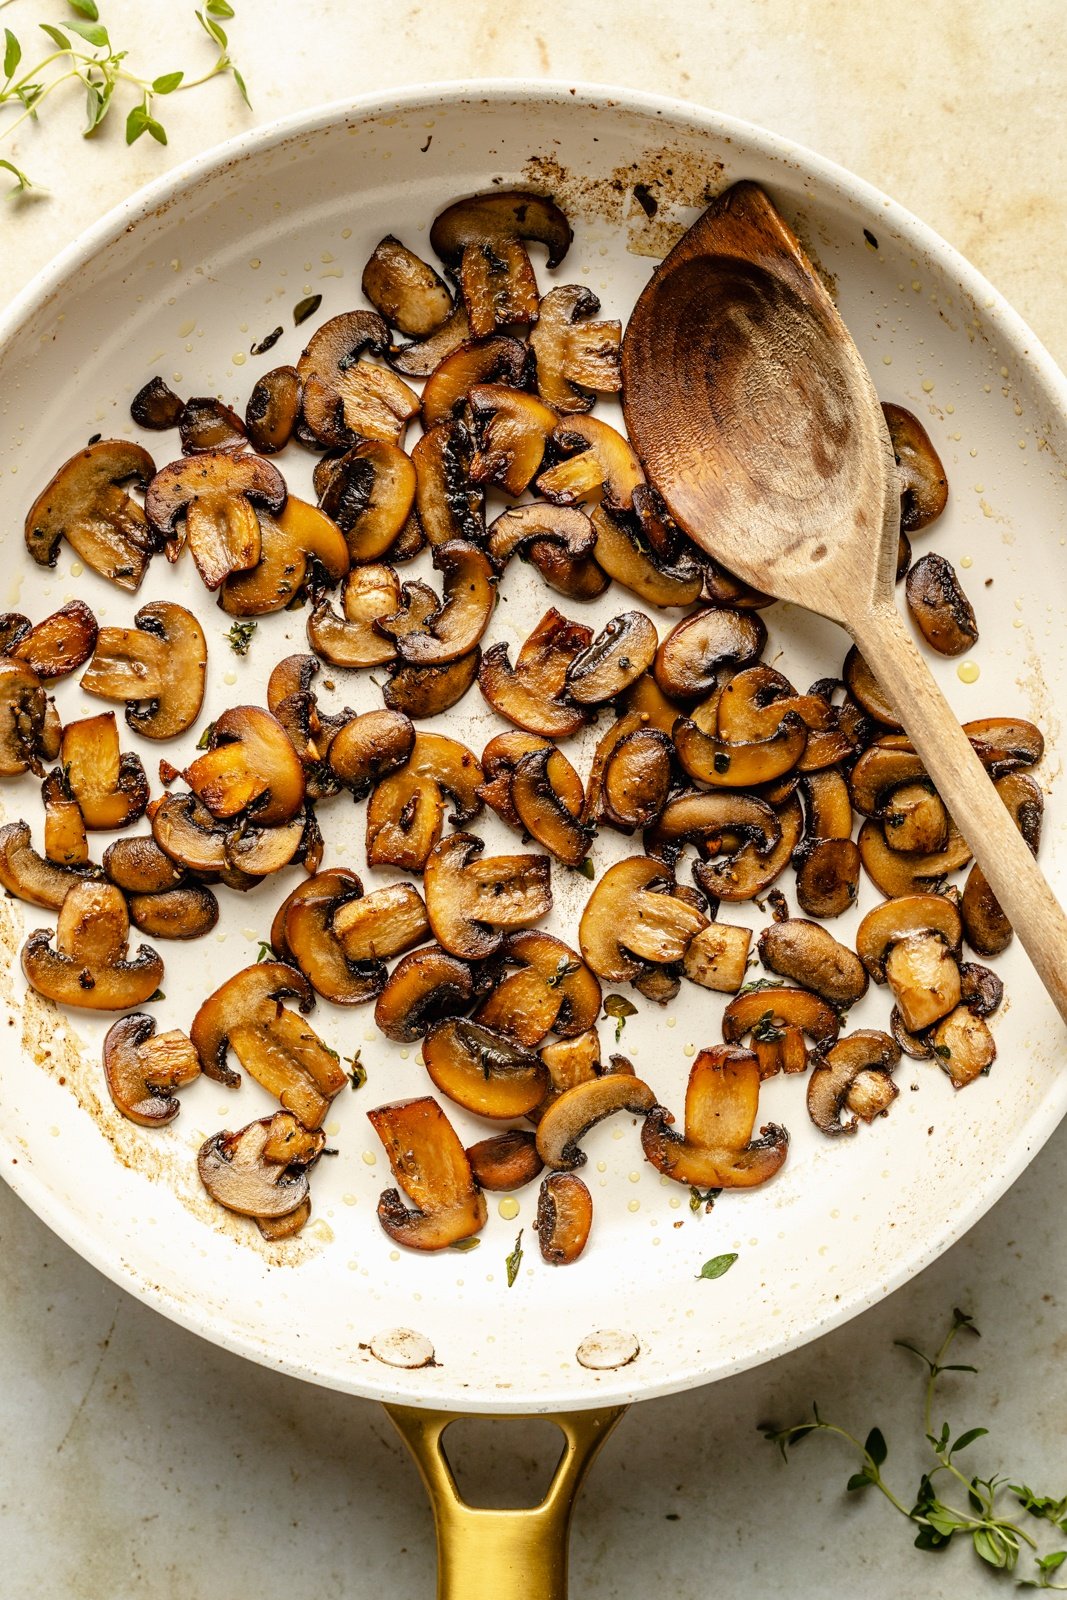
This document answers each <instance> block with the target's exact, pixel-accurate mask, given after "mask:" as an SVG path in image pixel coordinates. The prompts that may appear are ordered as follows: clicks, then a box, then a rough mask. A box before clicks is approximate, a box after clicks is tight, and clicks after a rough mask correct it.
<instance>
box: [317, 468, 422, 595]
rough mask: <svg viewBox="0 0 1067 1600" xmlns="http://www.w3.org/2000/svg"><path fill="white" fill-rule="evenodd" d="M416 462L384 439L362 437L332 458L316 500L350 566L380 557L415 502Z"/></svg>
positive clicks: (399, 531)
mask: <svg viewBox="0 0 1067 1600" xmlns="http://www.w3.org/2000/svg"><path fill="white" fill-rule="evenodd" d="M416 482H417V478H416V468H415V465H414V462H413V460H412V458H411V457H410V456H407V455H405V454H404V452H403V450H401V449H400V447H399V445H397V444H394V443H393V442H392V441H391V440H389V439H365V440H363V442H362V443H360V444H357V445H355V446H353V448H352V449H351V450H348V451H346V452H345V454H344V455H343V456H341V457H340V458H339V459H338V460H337V461H335V462H334V463H333V468H332V471H331V473H330V476H329V480H328V482H327V483H326V485H325V487H324V488H323V489H322V491H321V493H320V497H319V503H320V505H321V507H322V510H323V511H324V512H325V514H326V515H327V516H328V517H331V518H332V519H333V521H334V522H335V523H336V524H337V526H338V527H339V528H340V529H341V531H342V533H343V534H344V536H345V539H346V540H347V542H348V550H349V555H350V557H351V560H352V564H353V566H355V565H357V564H362V563H363V562H367V561H379V560H380V559H381V558H382V557H383V556H384V555H386V554H387V553H388V551H389V550H390V548H391V547H392V545H393V544H394V543H395V542H396V540H397V539H398V538H399V537H400V534H401V533H402V532H403V530H404V528H405V526H406V525H407V522H408V519H409V517H410V516H411V512H412V508H413V506H414V504H415V489H416Z"/></svg>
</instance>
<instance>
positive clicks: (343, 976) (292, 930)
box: [271, 867, 417, 1006]
mask: <svg viewBox="0 0 1067 1600" xmlns="http://www.w3.org/2000/svg"><path fill="white" fill-rule="evenodd" d="M398 887H401V888H407V885H406V884H405V885H398ZM384 892H385V893H386V894H388V893H389V891H388V890H386V891H384ZM411 892H412V893H414V890H412V891H411ZM371 898H373V896H372V897H371ZM416 898H417V896H416ZM353 903H358V904H359V905H362V904H364V901H363V884H362V881H361V880H360V878H358V877H357V875H356V874H355V873H354V872H349V871H348V870H347V869H346V868H344V867H335V868H333V869H332V870H330V871H328V872H318V873H316V874H315V875H314V876H313V877H311V878H308V879H307V881H306V882H305V883H302V884H300V885H299V886H298V887H297V888H296V889H294V890H293V892H292V894H290V895H289V896H288V897H287V898H286V899H285V900H284V901H283V902H282V904H281V905H280V906H279V908H278V911H277V913H276V914H275V918H274V923H273V925H272V927H271V944H272V945H273V947H274V950H275V952H276V953H277V955H278V956H279V957H280V958H281V959H282V960H283V961H289V962H292V963H293V964H294V965H295V966H297V967H299V968H300V971H301V972H302V973H303V974H304V976H305V978H307V980H308V982H309V983H310V984H311V987H312V988H313V989H314V990H315V992H316V993H317V994H320V995H322V996H323V998H324V999H326V1000H331V1001H332V1002H333V1004H334V1005H337V1006H353V1005H361V1004H364V1003H365V1002H366V1001H368V1000H373V999H374V997H375V996H376V995H377V994H378V993H379V992H380V990H381V988H382V985H383V984H384V982H385V967H384V965H383V963H382V961H381V959H380V956H382V955H385V954H396V953H397V952H396V951H391V952H390V951H386V950H384V949H383V950H381V951H380V952H376V953H374V954H369V955H358V954H355V953H350V952H349V951H348V950H347V949H346V948H345V946H344V944H343V943H342V940H341V935H340V929H339V926H338V922H339V919H340V918H341V917H342V916H343V915H344V913H345V911H346V910H347V909H348V907H349V906H350V905H351V904H353ZM387 942H388V937H387V935H386V933H385V930H384V929H383V938H382V943H383V945H384V944H386V943H387ZM416 942H417V941H416ZM401 947H403V946H402V942H401Z"/></svg>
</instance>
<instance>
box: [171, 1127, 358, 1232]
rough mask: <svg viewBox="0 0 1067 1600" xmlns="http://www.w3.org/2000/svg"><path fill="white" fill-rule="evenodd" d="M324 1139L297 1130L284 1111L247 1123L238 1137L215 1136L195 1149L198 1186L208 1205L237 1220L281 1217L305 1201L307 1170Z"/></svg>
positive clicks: (309, 1132)
mask: <svg viewBox="0 0 1067 1600" xmlns="http://www.w3.org/2000/svg"><path fill="white" fill-rule="evenodd" d="M325 1143H326V1137H325V1135H324V1134H322V1133H320V1132H318V1131H312V1130H310V1129H308V1128H305V1127H303V1126H302V1125H301V1124H300V1122H299V1121H298V1120H297V1118H296V1117H294V1116H293V1115H292V1114H291V1113H290V1112H288V1111H276V1112H275V1113H274V1115H273V1116H272V1117H262V1118H260V1120H259V1121H258V1122H250V1123H249V1124H248V1126H247V1127H246V1128H242V1129H240V1131H239V1132H238V1133H216V1134H215V1135H214V1136H213V1137H212V1138H210V1139H207V1140H205V1142H204V1143H203V1144H202V1145H201V1147H200V1152H199V1154H198V1156H197V1160H196V1164H197V1171H198V1172H199V1174H200V1181H201V1183H202V1184H203V1185H204V1188H205V1189H206V1190H207V1192H208V1194H209V1195H210V1196H211V1198H212V1199H213V1200H217V1201H218V1203H219V1205H221V1206H225V1207H226V1209H227V1211H235V1212H237V1214H238V1215H239V1216H243V1217H256V1218H257V1219H258V1218H261V1217H262V1218H272V1217H286V1216H289V1215H291V1214H292V1213H293V1212H294V1211H297V1210H299V1209H300V1208H301V1207H302V1206H303V1205H305V1204H306V1202H307V1197H308V1189H309V1183H308V1174H307V1169H308V1167H309V1166H310V1165H311V1164H312V1163H313V1162H314V1161H315V1160H316V1159H317V1158H318V1156H319V1155H321V1153H322V1150H323V1147H324V1145H325Z"/></svg>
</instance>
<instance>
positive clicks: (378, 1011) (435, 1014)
mask: <svg viewBox="0 0 1067 1600" xmlns="http://www.w3.org/2000/svg"><path fill="white" fill-rule="evenodd" d="M475 994H476V983H475V976H474V972H473V971H472V968H471V966H470V964H469V963H468V962H466V961H460V960H459V959H458V957H456V956H453V955H449V953H448V951H447V950H442V949H441V947H440V945H431V946H430V947H429V948H428V949H426V950H416V951H414V952H413V953H412V954H411V955H408V956H404V958H403V960H401V961H398V962H397V964H396V966H395V967H394V968H393V970H392V973H391V974H390V976H389V979H388V981H387V982H386V985H385V987H384V989H383V990H382V992H381V994H380V995H379V996H378V1000H377V1003H376V1005H375V1007H374V1021H375V1023H376V1024H377V1026H378V1027H379V1029H380V1030H381V1032H382V1033H384V1034H385V1036H386V1038H387V1039H394V1040H396V1042H397V1043H398V1044H410V1043H411V1041H412V1040H413V1039H421V1038H422V1036H423V1034H424V1033H425V1032H426V1031H427V1029H428V1028H430V1027H432V1026H433V1024H434V1023H435V1022H439V1021H441V1019H442V1018H443V1017H454V1016H458V1015H460V1014H461V1013H462V1012H464V1011H466V1010H467V1009H468V1008H469V1007H470V1006H471V1005H472V1004H473V1002H474V998H475Z"/></svg>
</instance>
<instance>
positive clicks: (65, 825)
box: [41, 767, 89, 867]
mask: <svg viewBox="0 0 1067 1600" xmlns="http://www.w3.org/2000/svg"><path fill="white" fill-rule="evenodd" d="M41 800H42V803H43V805H44V853H45V857H46V858H47V860H49V861H52V862H54V863H55V865H56V866H57V867H84V866H86V865H87V864H88V861H89V840H88V837H87V836H86V832H85V818H84V817H83V816H82V814H81V807H80V806H79V805H78V802H77V801H76V800H75V798H74V796H73V795H72V794H71V791H70V787H69V785H68V783H67V780H66V774H65V773H64V771H63V768H62V767H53V768H52V771H51V772H50V773H49V774H48V776H47V777H46V778H45V780H44V782H43V783H42V785H41Z"/></svg>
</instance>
